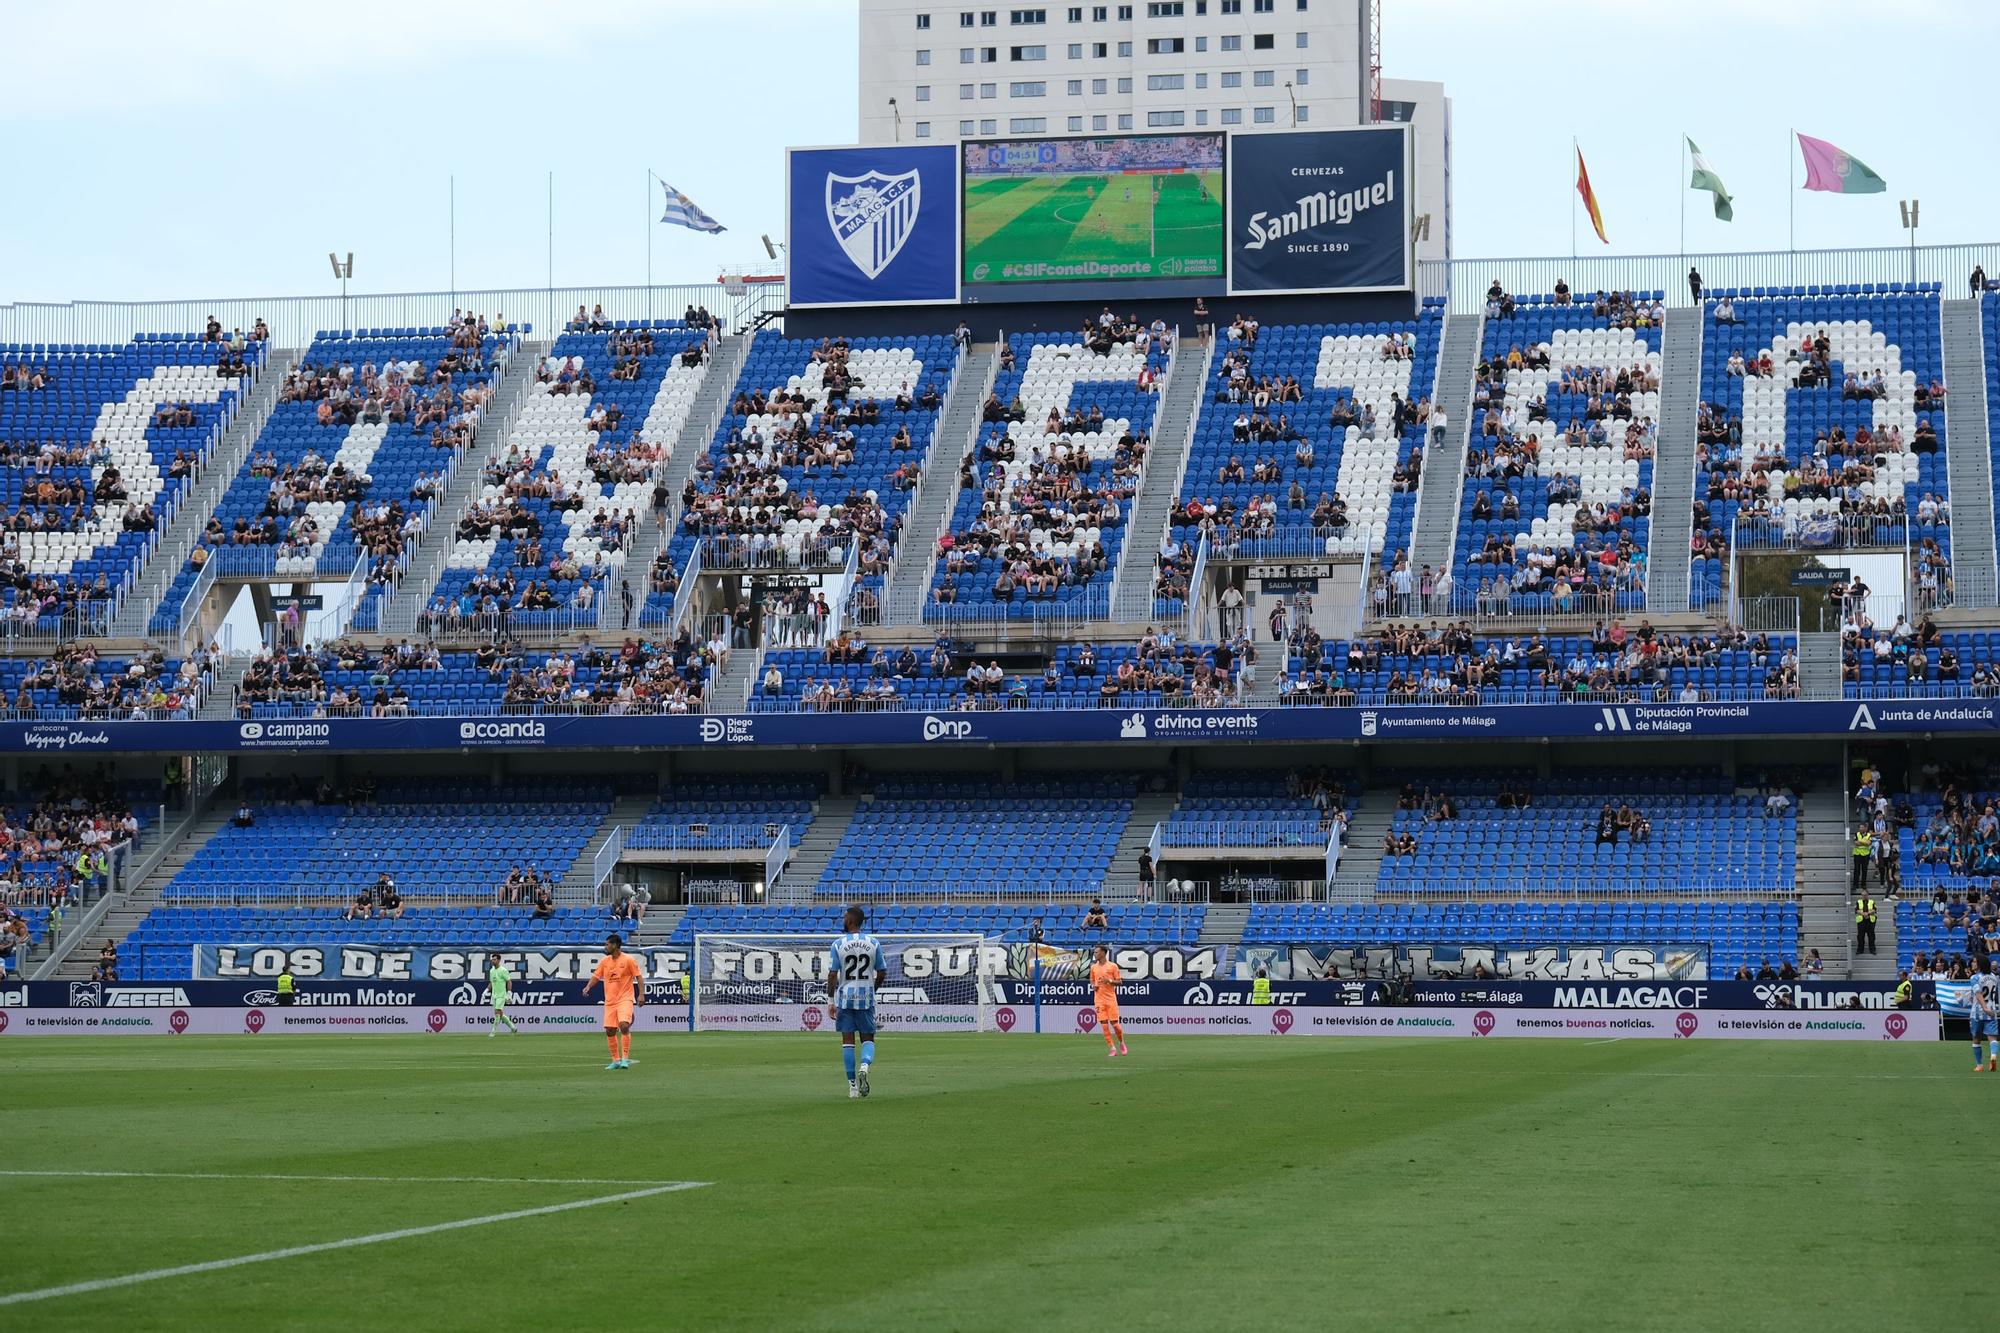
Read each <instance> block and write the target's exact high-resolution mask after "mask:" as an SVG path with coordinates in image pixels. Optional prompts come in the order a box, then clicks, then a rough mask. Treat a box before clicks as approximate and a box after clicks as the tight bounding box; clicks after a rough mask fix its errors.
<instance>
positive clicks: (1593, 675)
mask: <svg viewBox="0 0 2000 1333" xmlns="http://www.w3.org/2000/svg"><path fill="white" fill-rule="evenodd" d="M1290 640H1291V646H1290V653H1289V657H1288V666H1287V669H1286V676H1285V677H1284V679H1282V680H1281V681H1280V682H1279V687H1278V688H1279V697H1280V698H1281V699H1282V700H1283V701H1284V702H1285V703H1288V704H1334V705H1352V704H1425V703H1430V704H1436V703H1451V704H1483V703H1495V704H1499V703H1527V704H1551V703H1634V702H1650V703H1702V702H1708V701H1713V700H1743V699H1795V698H1797V697H1798V690H1799V677H1798V640H1797V637H1796V636H1795V635H1790V634H1764V633H1758V634H1750V633H1747V632H1745V631H1743V630H1741V629H1737V628H1732V627H1729V626H1724V627H1723V628H1722V629H1720V630H1717V631H1713V632H1701V633H1694V634H1661V633H1658V632H1656V631H1655V630H1654V629H1653V628H1652V626H1651V625H1650V624H1648V623H1645V622H1641V623H1640V624H1639V625H1638V626H1636V627H1635V626H1628V625H1626V624H1625V623H1624V622H1622V621H1618V620H1613V621H1610V622H1608V623H1606V622H1602V621H1600V622H1599V623H1598V625H1597V627H1596V628H1595V629H1594V630H1593V631H1592V632H1591V633H1589V634H1533V635H1518V636H1508V637H1500V636H1482V635H1479V634H1477V633H1475V631H1474V630H1473V628H1472V625H1471V623H1470V622H1469V621H1457V622H1449V623H1444V624H1437V623H1432V624H1428V625H1422V626H1419V625H1416V624H1408V623H1402V624H1399V623H1391V624H1388V625H1385V626H1383V628H1382V629H1381V630H1380V631H1379V632H1377V633H1375V634H1373V635H1369V636H1365V637H1363V638H1358V639H1334V640H1328V639H1323V638H1321V637H1320V634H1319V632H1318V631H1317V630H1314V629H1312V628H1311V627H1306V628H1304V629H1300V630H1295V631H1293V632H1292V634H1291V635H1290Z"/></svg>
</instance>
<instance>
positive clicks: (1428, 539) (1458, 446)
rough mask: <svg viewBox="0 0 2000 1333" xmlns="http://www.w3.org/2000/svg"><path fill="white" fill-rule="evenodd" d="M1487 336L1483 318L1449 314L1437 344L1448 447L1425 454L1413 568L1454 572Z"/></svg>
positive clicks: (1438, 397)
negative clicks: (1475, 392)
mask: <svg viewBox="0 0 2000 1333" xmlns="http://www.w3.org/2000/svg"><path fill="white" fill-rule="evenodd" d="M1485 336H1486V317H1485V316H1484V315H1482V314H1472V315H1446V316H1445V319H1444V336H1443V338H1442V340H1441V341H1440V342H1439V344H1438V364H1437V384H1436V386H1435V387H1434V388H1433V389H1432V391H1431V410H1432V411H1434V412H1435V411H1439V410H1442V411H1443V412H1444V419H1445V423H1446V424H1445V441H1444V445H1443V446H1442V447H1441V448H1439V449H1437V450H1435V451H1433V450H1432V449H1431V448H1430V447H1429V446H1428V445H1426V446H1425V452H1424V475H1423V480H1422V481H1421V482H1419V483H1418V485H1417V516H1416V522H1415V525H1414V526H1413V527H1412V528H1411V530H1410V564H1411V566H1412V567H1413V568H1418V569H1421V568H1422V567H1423V566H1425V565H1429V566H1430V567H1431V568H1432V569H1449V568H1451V553H1452V547H1453V544H1454V541H1455V539H1456V536H1457V532H1458V505H1459V493H1460V491H1461V489H1462V488H1463V487H1464V485H1465V446H1466V441H1467V440H1468V439H1470V438H1471V431H1472V388H1473V380H1474V378H1475V377H1476V376H1477V374H1478V371H1479V345H1480V342H1481V341H1482V340H1483V339H1484V338H1485Z"/></svg>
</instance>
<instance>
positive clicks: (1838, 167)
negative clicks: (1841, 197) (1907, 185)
mask: <svg viewBox="0 0 2000 1333" xmlns="http://www.w3.org/2000/svg"><path fill="white" fill-rule="evenodd" d="M1793 133H1797V131H1796V130H1795V131H1793ZM1799 151H1800V152H1802V153H1804V154H1805V157H1806V188H1807V189H1808V190H1825V191H1826V192H1827V193H1829V194H1880V193H1882V191H1884V190H1886V189H1888V188H1889V183H1888V182H1887V181H1885V180H1883V179H1882V178H1881V177H1880V176H1877V175H1876V174H1875V173H1874V172H1872V171H1870V170H1869V169H1868V166H1867V164H1866V163H1864V162H1862V161H1860V160H1858V159H1856V158H1853V157H1849V156H1848V155H1847V154H1846V153H1844V152H1842V151H1841V150H1840V149H1838V148H1835V147H1834V146H1833V145H1832V144H1830V143H1828V142H1827V141H1826V140H1824V139H1815V138H1813V137H1811V136H1810V135H1805V134H1800V135H1799Z"/></svg>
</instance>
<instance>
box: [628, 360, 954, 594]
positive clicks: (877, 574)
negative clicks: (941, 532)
mask: <svg viewBox="0 0 2000 1333" xmlns="http://www.w3.org/2000/svg"><path fill="white" fill-rule="evenodd" d="M958 364H959V347H958V344H957V343H955V342H953V341H952V340H951V339H950V338H948V337H944V336H942V335H938V334H922V335H917V336H912V337H885V338H852V339H843V340H841V341H840V342H837V343H831V344H829V343H823V342H813V341H811V340H809V339H803V338H779V337H772V336H768V335H767V336H764V337H760V338H758V339H757V341H756V342H755V343H754V344H753V345H752V347H751V350H750V355H749V358H748V359H747V360H746V361H745V362H744V364H743V370H742V373H741V374H739V375H738V376H737V378H736V386H735V390H734V392H733V395H732V397H731V400H730V403H729V410H728V411H727V412H726V413H724V415H723V418H722V423H721V424H720V425H719V426H718V427H717V428H716V433H715V439H714V441H713V442H712V443H711V444H710V445H709V447H708V448H707V450H706V451H705V452H704V454H703V455H702V457H701V459H700V460H699V461H698V462H697V463H696V465H695V471H694V475H693V476H691V477H690V478H689V480H688V482H687V485H686V486H685V487H683V489H682V498H683V500H684V501H685V502H686V508H685V509H684V510H683V512H682V514H681V521H680V527H679V529H678V530H677V531H676V532H675V533H674V536H673V539H672V541H671V542H670V543H669V544H668V547H667V551H666V559H667V560H668V562H669V565H670V568H671V569H673V570H675V571H678V570H681V569H684V568H685V567H686V565H687V560H688V557H689V556H690V555H691V554H692V553H693V552H694V549H695V546H696V544H697V543H699V542H700V541H702V540H703V539H705V538H712V539H717V540H718V541H722V542H724V543H725V545H724V546H722V547H719V548H716V549H717V551H718V556H719V558H720V557H721V555H722V554H725V553H726V554H727V555H728V556H730V557H733V558H735V559H738V560H743V559H754V560H756V561H757V562H758V563H765V564H775V563H781V562H782V563H804V564H819V565H827V564H831V565H834V566H837V565H839V564H840V563H841V562H842V561H844V560H845V558H846V551H847V546H848V543H849V541H850V539H852V538H855V537H857V536H858V539H859V540H860V542H861V553H860V556H859V558H858V561H857V564H858V573H857V577H856V580H855V590H856V591H857V592H858V593H860V594H863V596H864V597H865V598H872V599H874V600H875V602H876V604H878V605H879V601H880V597H881V589H882V582H883V578H884V576H885V575H886V573H887V572H888V568H889V562H890V559H891V558H892V557H893V556H894V554H895V551H896V549H897V543H898V541H899V540H900V538H901V535H902V524H903V518H904V515H905V514H906V512H907V511H908V509H909V506H910V497H911V494H912V493H913V491H914V490H915V488H916V484H917V479H918V477H919V475H920V474H921V471H922V468H923V462H924V455H925V451H926V450H928V449H929V448H930V444H931V439H932V436H933V435H934V434H935V433H936V430H937V420H938V414H939V413H940V412H941V411H942V410H943V407H944V400H945V397H946V395H947V394H948V393H949V392H950V389H951V383H952V379H953V377H954V376H955V375H956V374H957V370H958ZM829 370H831V371H832V379H831V381H830V382H829V379H828V372H829ZM955 461H956V460H954V459H949V458H941V459H940V460H939V466H943V467H949V466H951V465H952V464H953V463H954V462H955ZM672 608H673V597H672V595H671V594H670V593H667V592H664V591H661V590H659V589H650V590H649V594H648V596H647V598H646V607H645V612H644V620H645V622H646V623H648V624H652V623H657V622H659V621H661V620H664V619H665V617H666V616H667V614H668V613H669V612H670V611H671V610H672Z"/></svg>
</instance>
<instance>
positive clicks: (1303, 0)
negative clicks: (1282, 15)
mask: <svg viewBox="0 0 2000 1333" xmlns="http://www.w3.org/2000/svg"><path fill="white" fill-rule="evenodd" d="M1305 12H1306V0H1299V13H1301V14H1303V13H1305Z"/></svg>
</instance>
